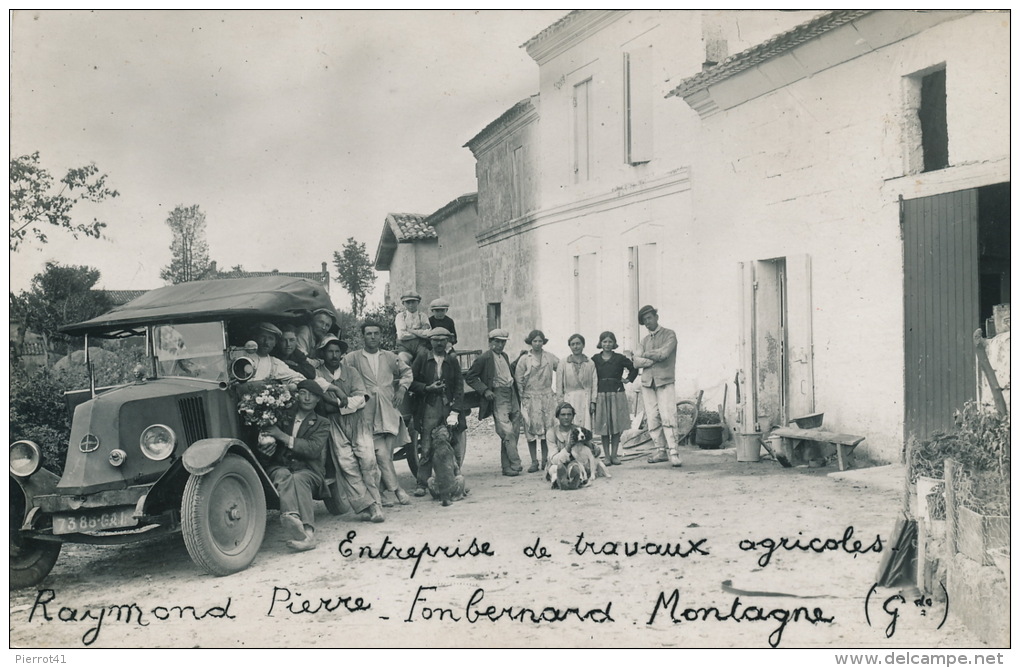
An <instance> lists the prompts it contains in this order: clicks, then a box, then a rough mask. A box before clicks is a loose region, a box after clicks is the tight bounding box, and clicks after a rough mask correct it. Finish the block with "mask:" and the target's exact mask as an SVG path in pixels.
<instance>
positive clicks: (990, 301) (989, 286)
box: [975, 183, 1010, 337]
mask: <svg viewBox="0 0 1020 668" xmlns="http://www.w3.org/2000/svg"><path fill="white" fill-rule="evenodd" d="M1009 223H1010V214H1009V184H1008V183H997V184H995V185H994V186H986V187H984V188H978V315H979V317H980V318H981V320H980V323H977V324H976V325H975V328H977V327H978V326H982V327H984V333H985V337H992V336H995V334H997V333H998V332H996V331H995V326H994V324H993V322H992V318H993V315H994V311H995V307H996V306H999V305H1001V304H1009V301H1010V290H1009V280H1010V271H1009V263H1010V250H1009V238H1010V230H1009Z"/></svg>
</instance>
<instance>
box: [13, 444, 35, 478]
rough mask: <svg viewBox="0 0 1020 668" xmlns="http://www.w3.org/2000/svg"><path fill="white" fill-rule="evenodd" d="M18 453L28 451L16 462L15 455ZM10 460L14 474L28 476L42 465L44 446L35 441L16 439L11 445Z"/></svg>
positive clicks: (21, 476)
mask: <svg viewBox="0 0 1020 668" xmlns="http://www.w3.org/2000/svg"><path fill="white" fill-rule="evenodd" d="M26 451H27V453H26ZM18 453H26V455H22V456H19V457H18V460H17V463H15V455H16V454H18ZM9 460H10V470H11V474H12V475H14V476H17V477H19V478H28V477H29V476H31V475H32V474H34V473H35V472H36V471H38V470H39V468H40V467H41V466H42V448H40V447H39V445H38V444H36V443H35V442H34V441H28V440H21V441H15V442H14V443H11V446H10V451H9Z"/></svg>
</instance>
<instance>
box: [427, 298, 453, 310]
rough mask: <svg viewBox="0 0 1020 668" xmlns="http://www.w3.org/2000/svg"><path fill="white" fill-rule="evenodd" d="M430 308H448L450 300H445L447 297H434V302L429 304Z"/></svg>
mask: <svg viewBox="0 0 1020 668" xmlns="http://www.w3.org/2000/svg"><path fill="white" fill-rule="evenodd" d="M429 308H430V309H437V308H445V309H448V308H450V302H449V301H447V300H445V299H443V298H442V297H440V298H439V299H433V300H432V303H431V304H429Z"/></svg>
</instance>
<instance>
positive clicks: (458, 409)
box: [411, 327, 467, 496]
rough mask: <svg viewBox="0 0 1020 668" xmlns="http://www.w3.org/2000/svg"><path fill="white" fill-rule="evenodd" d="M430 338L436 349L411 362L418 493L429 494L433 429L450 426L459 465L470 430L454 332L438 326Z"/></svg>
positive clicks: (416, 489) (419, 494) (417, 494)
mask: <svg viewBox="0 0 1020 668" xmlns="http://www.w3.org/2000/svg"><path fill="white" fill-rule="evenodd" d="M429 340H430V342H431V344H432V350H431V351H430V352H427V353H423V354H421V355H419V356H418V357H417V358H416V359H415V360H414V364H413V365H412V366H411V371H412V374H413V376H414V381H413V382H412V383H411V391H412V392H413V393H414V395H415V397H416V398H417V406H416V407H415V416H414V421H415V428H416V430H417V431H418V435H419V438H420V439H421V459H419V460H418V486H417V487H415V489H414V495H415V496H425V494H426V491H425V490H426V488H427V487H428V480H429V477H430V476H431V475H432V430H433V429H434V428H436V427H437V426H439V425H441V424H445V425H446V426H447V427H448V428H449V430H450V436H451V439H450V440H451V444H452V445H453V450H454V453H455V454H456V457H457V465H458V466H461V465H463V463H464V448H465V442H464V431H465V430H467V420H466V415H467V410H466V409H465V408H464V374H463V373H461V370H460V363H459V362H458V361H457V358H456V357H455V356H453V355H447V349H448V346H449V345H450V332H449V331H447V330H446V329H443V328H442V327H437V328H436V329H433V330H432V331H431V332H430V333H429Z"/></svg>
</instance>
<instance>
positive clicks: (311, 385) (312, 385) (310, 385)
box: [297, 378, 326, 399]
mask: <svg viewBox="0 0 1020 668" xmlns="http://www.w3.org/2000/svg"><path fill="white" fill-rule="evenodd" d="M297 389H299V390H308V391H309V392H311V393H312V394H314V395H315V396H317V397H319V398H320V399H322V398H323V397H325V396H326V393H325V392H324V391H323V389H322V388H321V387H319V384H318V383H316V382H315V381H314V380H308V379H307V378H306V379H305V380H302V381H301V382H300V383H298V384H297Z"/></svg>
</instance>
